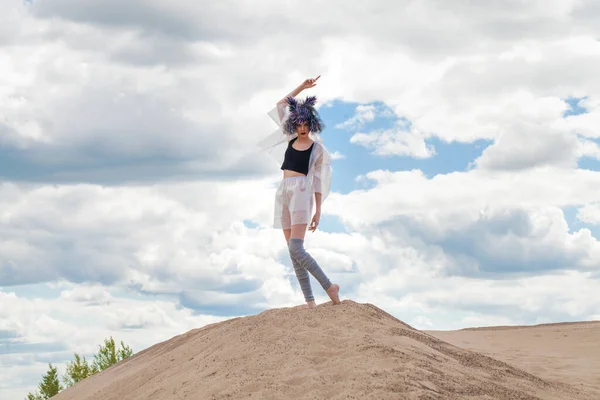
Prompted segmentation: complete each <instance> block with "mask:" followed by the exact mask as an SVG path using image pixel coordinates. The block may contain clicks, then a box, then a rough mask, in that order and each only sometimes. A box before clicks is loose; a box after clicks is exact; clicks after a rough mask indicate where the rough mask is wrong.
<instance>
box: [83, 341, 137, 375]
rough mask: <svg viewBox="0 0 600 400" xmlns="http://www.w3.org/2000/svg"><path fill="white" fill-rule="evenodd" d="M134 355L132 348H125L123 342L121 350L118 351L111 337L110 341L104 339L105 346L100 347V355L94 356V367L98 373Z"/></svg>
mask: <svg viewBox="0 0 600 400" xmlns="http://www.w3.org/2000/svg"><path fill="white" fill-rule="evenodd" d="M132 355H133V351H132V350H131V348H130V347H129V346H125V344H124V343H123V342H122V341H121V348H120V349H117V346H116V345H115V340H114V339H113V338H112V336H111V337H110V339H104V346H100V349H99V350H98V353H96V354H95V355H94V364H93V367H94V368H96V370H98V371H102V370H105V369H106V368H108V367H110V366H111V365H114V364H116V363H118V362H119V361H121V360H124V359H126V358H128V357H131V356H132Z"/></svg>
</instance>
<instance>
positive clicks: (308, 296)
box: [283, 229, 317, 308]
mask: <svg viewBox="0 0 600 400" xmlns="http://www.w3.org/2000/svg"><path fill="white" fill-rule="evenodd" d="M291 233H292V229H283V235H284V236H285V241H286V243H287V245H288V248H289V245H290V236H291ZM290 258H291V259H292V265H293V266H294V272H295V273H296V278H298V283H299V284H300V289H301V290H302V294H303V295H304V300H305V301H306V304H307V305H308V307H309V308H314V307H316V306H317V305H316V304H315V297H314V295H313V292H312V288H311V287H310V278H309V276H308V271H307V270H306V268H303V267H302V266H301V265H300V263H298V261H296V260H295V259H294V257H290Z"/></svg>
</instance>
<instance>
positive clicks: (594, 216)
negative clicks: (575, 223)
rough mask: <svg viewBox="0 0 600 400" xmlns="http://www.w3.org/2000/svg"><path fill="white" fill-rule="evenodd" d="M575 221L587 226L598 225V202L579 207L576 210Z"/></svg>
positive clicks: (599, 215)
mask: <svg viewBox="0 0 600 400" xmlns="http://www.w3.org/2000/svg"><path fill="white" fill-rule="evenodd" d="M577 219H578V220H580V221H582V222H585V223H588V224H596V225H600V202H596V203H590V204H587V205H585V206H583V207H581V208H580V209H579V210H577Z"/></svg>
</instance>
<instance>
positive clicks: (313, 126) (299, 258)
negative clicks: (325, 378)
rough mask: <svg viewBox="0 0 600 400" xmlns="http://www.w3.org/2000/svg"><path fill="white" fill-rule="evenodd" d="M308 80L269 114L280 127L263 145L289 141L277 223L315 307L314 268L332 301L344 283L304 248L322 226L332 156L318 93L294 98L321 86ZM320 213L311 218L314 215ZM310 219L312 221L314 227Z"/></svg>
mask: <svg viewBox="0 0 600 400" xmlns="http://www.w3.org/2000/svg"><path fill="white" fill-rule="evenodd" d="M319 77H320V75H319V76H318V77H317V78H315V79H306V80H305V81H304V82H303V83H302V84H301V85H299V86H298V87H297V88H296V89H294V90H293V91H292V92H291V93H290V94H288V95H287V96H286V97H284V98H283V99H281V100H279V101H278V102H277V106H276V107H275V108H274V109H273V110H271V111H270V112H269V115H270V116H271V118H272V119H273V120H274V121H275V122H276V123H277V125H278V126H279V129H278V130H276V131H275V132H273V133H272V134H271V135H270V136H269V137H268V138H267V139H265V140H263V141H262V142H261V144H259V146H261V147H262V148H263V149H265V150H267V149H268V150H269V151H270V152H272V151H273V150H274V149H276V148H277V147H280V148H281V146H278V145H280V144H284V143H287V147H286V148H285V153H284V154H283V157H281V156H282V155H281V154H280V155H279V157H276V159H277V160H278V161H280V162H281V169H282V170H283V180H282V181H281V184H280V186H279V188H278V189H277V193H276V196H275V215H274V227H275V228H277V229H282V230H283V234H284V236H285V240H286V242H287V244H288V249H289V254H290V258H291V259H292V265H293V266H294V271H295V273H296V277H297V278H298V282H299V283H300V288H301V289H302V293H303V294H304V299H305V300H306V304H307V307H308V308H314V307H316V304H315V298H314V296H313V293H312V289H311V285H310V279H309V275H308V273H309V272H310V273H311V274H312V275H313V276H314V277H315V279H316V280H317V281H318V282H319V283H320V284H321V286H322V287H323V289H324V290H325V292H326V293H327V295H329V298H330V299H331V301H332V302H333V304H340V299H339V295H338V293H339V290H340V287H339V285H337V284H335V283H332V282H331V281H330V280H329V278H328V277H327V275H325V273H324V272H323V270H322V269H321V267H320V266H319V264H318V263H317V262H316V261H315V259H314V258H313V257H312V256H311V255H310V254H309V253H307V252H306V250H305V249H304V234H305V233H306V230H307V227H308V230H310V231H312V232H314V231H315V230H316V229H317V226H318V225H319V219H320V217H321V205H322V204H323V202H324V201H325V199H326V198H327V195H328V194H329V187H330V184H331V159H330V156H329V153H328V152H327V150H326V149H325V146H323V144H322V143H321V139H320V136H319V133H320V132H321V131H322V130H323V128H324V126H323V122H322V121H321V119H320V117H319V114H318V113H317V111H316V110H315V108H314V105H315V103H316V100H317V99H316V97H307V98H306V100H305V101H304V102H300V101H298V100H296V99H295V96H297V95H298V94H299V93H300V92H302V91H303V90H304V89H308V88H311V87H313V86H315V85H316V81H317V79H319ZM313 209H314V210H315V214H314V216H313V217H312V219H311V213H312V211H313ZM309 222H310V225H309Z"/></svg>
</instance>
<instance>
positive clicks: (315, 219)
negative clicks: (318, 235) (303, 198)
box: [308, 211, 321, 232]
mask: <svg viewBox="0 0 600 400" xmlns="http://www.w3.org/2000/svg"><path fill="white" fill-rule="evenodd" d="M319 219H321V212H320V211H317V212H316V213H315V215H314V216H313V217H312V221H310V226H309V227H308V230H309V231H313V232H314V231H316V230H317V226H319Z"/></svg>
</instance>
